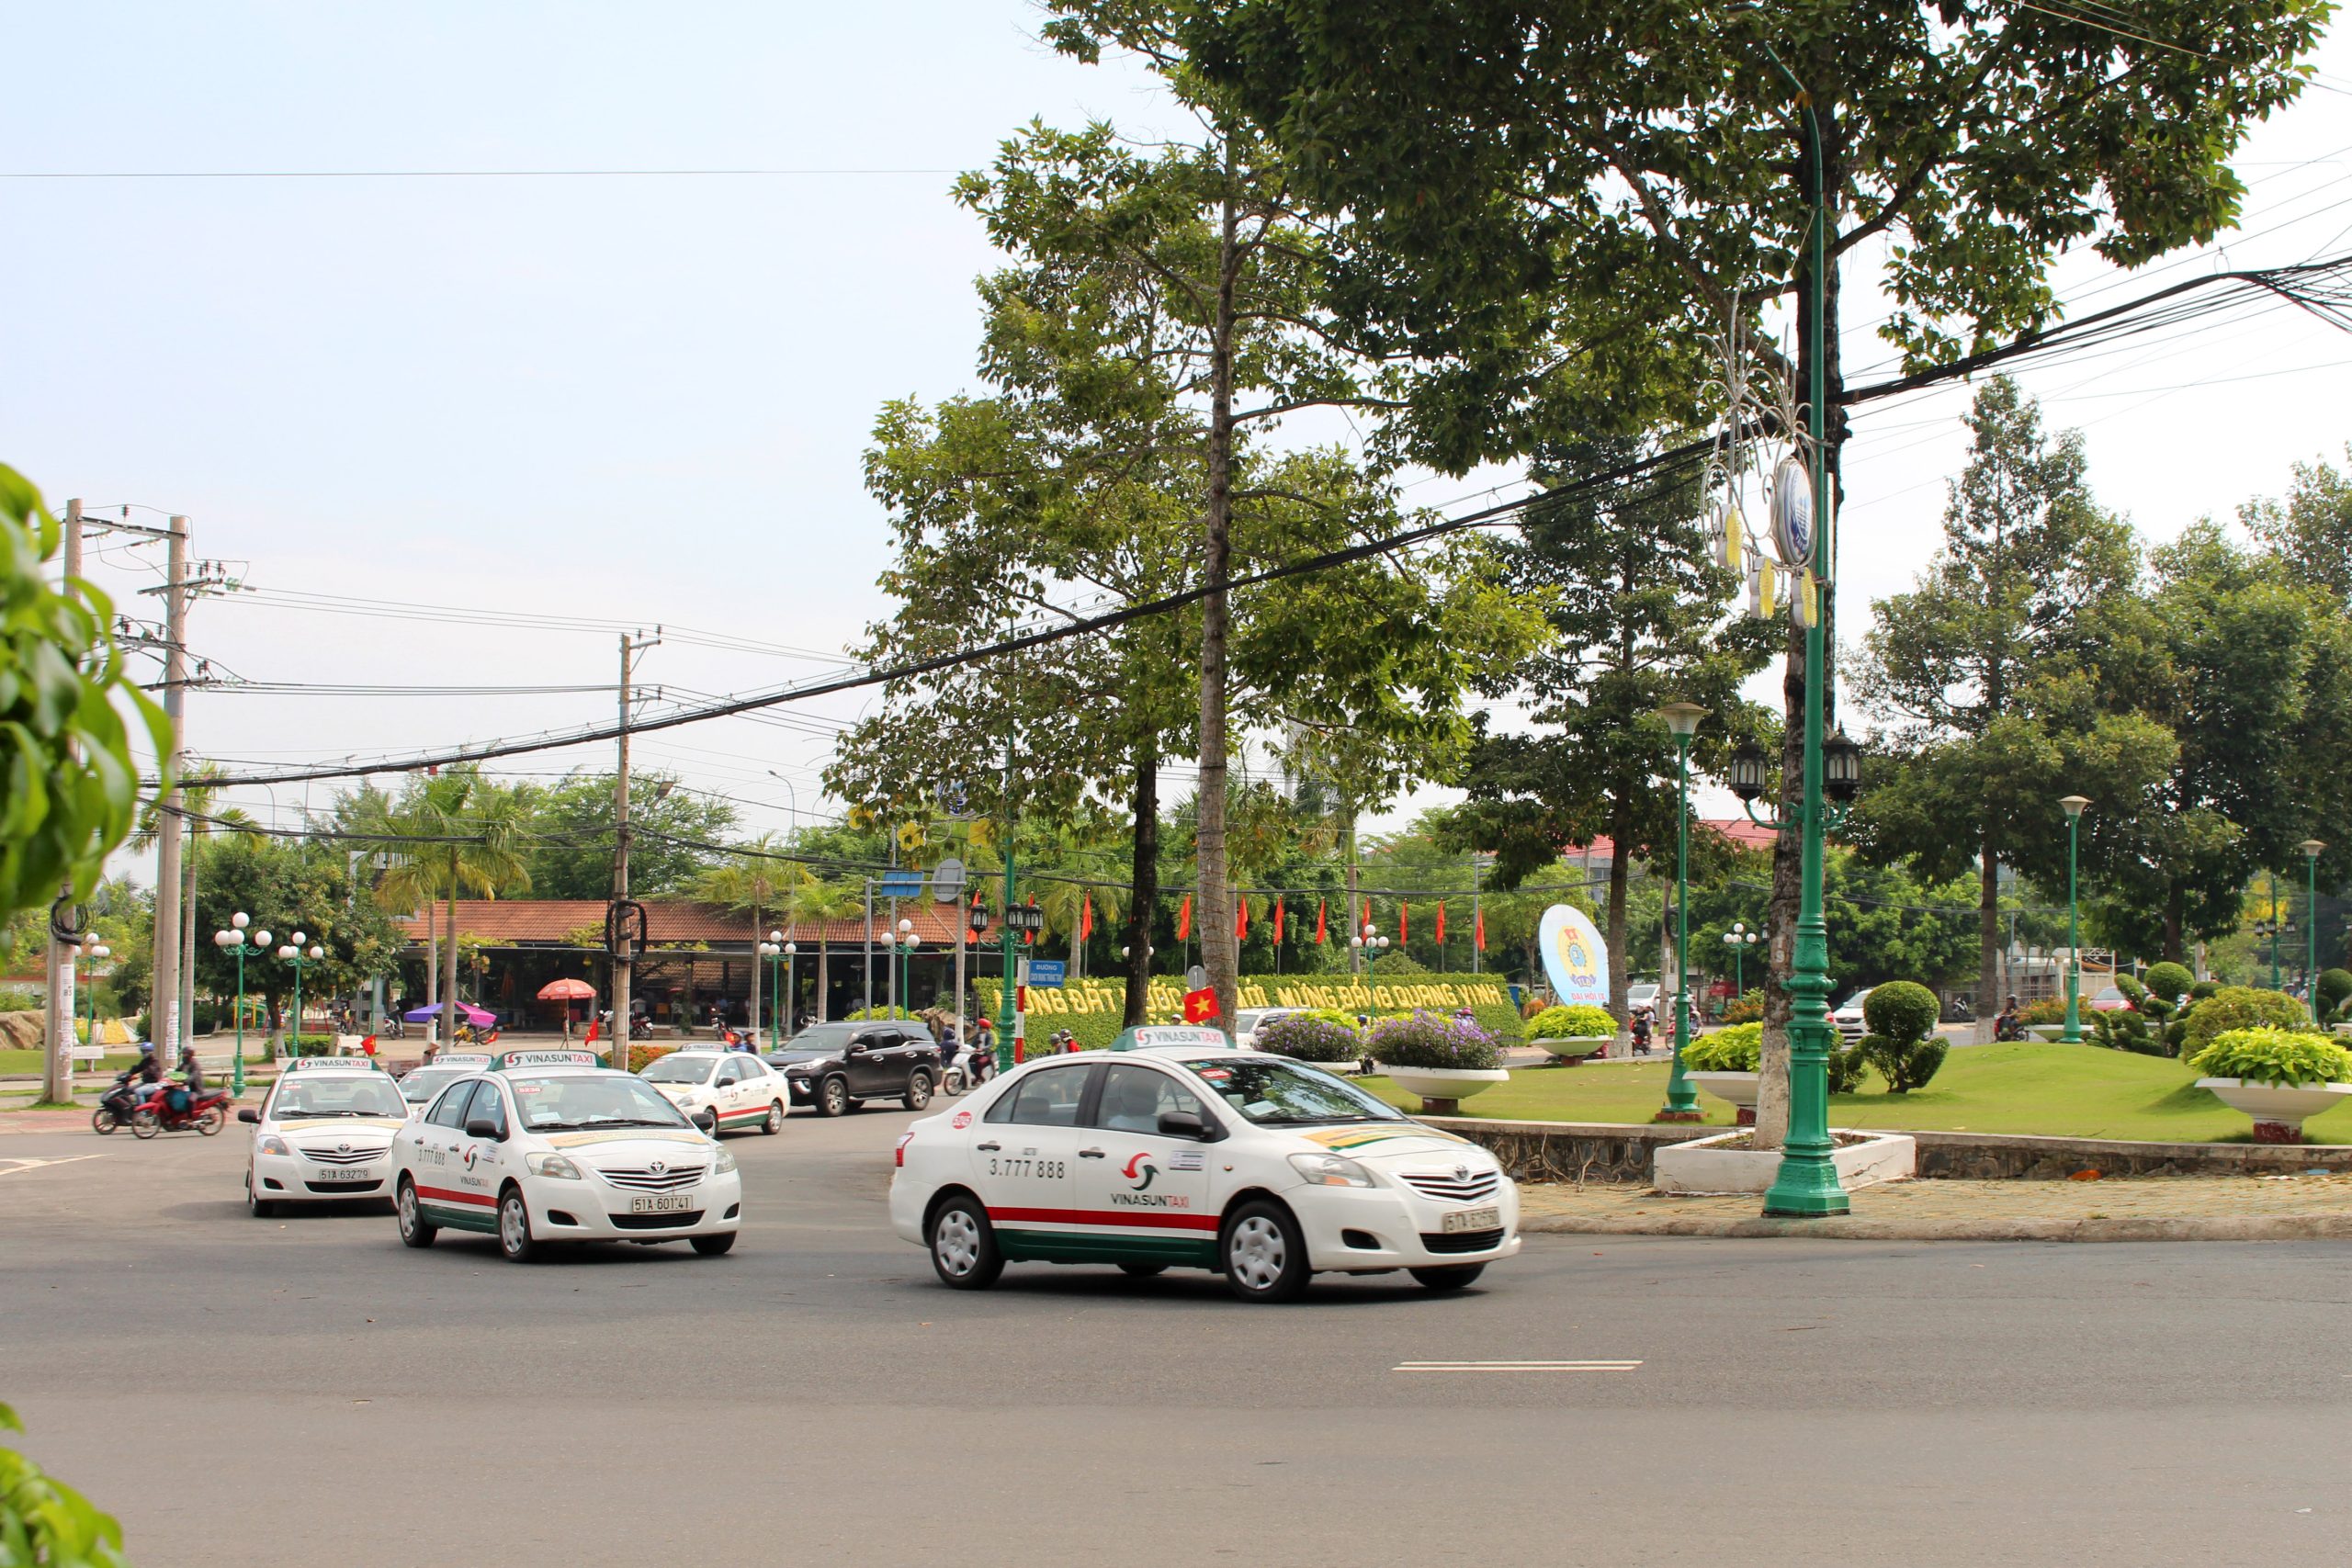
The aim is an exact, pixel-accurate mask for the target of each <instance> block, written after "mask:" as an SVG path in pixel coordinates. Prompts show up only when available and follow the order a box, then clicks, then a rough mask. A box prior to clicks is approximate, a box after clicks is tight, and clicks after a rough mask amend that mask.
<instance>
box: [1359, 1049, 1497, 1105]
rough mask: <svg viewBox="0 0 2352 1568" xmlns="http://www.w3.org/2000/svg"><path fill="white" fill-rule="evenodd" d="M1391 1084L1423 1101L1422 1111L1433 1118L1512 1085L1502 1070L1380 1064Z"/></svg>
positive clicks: (1494, 1068) (1493, 1068)
mask: <svg viewBox="0 0 2352 1568" xmlns="http://www.w3.org/2000/svg"><path fill="white" fill-rule="evenodd" d="M1377 1065H1378V1066H1379V1068H1380V1070H1381V1071H1382V1072H1384V1073H1385V1074H1387V1075H1388V1081H1389V1082H1390V1083H1393V1084H1395V1085H1396V1086H1397V1088H1398V1089H1403V1090H1405V1092H1407V1093H1408V1094H1417V1095H1419V1096H1420V1098H1421V1109H1422V1110H1423V1111H1426V1112H1428V1113H1429V1114H1430V1115H1433V1116H1443V1115H1446V1114H1449V1113H1450V1112H1451V1111H1453V1108H1454V1107H1455V1106H1456V1105H1457V1104H1459V1103H1460V1102H1461V1101H1463V1100H1467V1099H1469V1098H1470V1097H1471V1096H1472V1095H1474V1094H1484V1093H1486V1092H1487V1090H1488V1089H1492V1088H1494V1087H1495V1086H1496V1085H1497V1084H1498V1083H1509V1082H1510V1072H1509V1071H1508V1070H1507V1069H1505V1068H1502V1067H1392V1066H1389V1065H1388V1064H1387V1063H1385V1062H1382V1063H1379V1064H1377Z"/></svg>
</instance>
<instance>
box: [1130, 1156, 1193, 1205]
mask: <svg viewBox="0 0 2352 1568" xmlns="http://www.w3.org/2000/svg"><path fill="white" fill-rule="evenodd" d="M1119 1174H1120V1175H1121V1176H1123V1177H1125V1179H1127V1180H1128V1181H1130V1182H1132V1183H1134V1185H1133V1186H1131V1187H1129V1188H1128V1189H1127V1190H1125V1192H1114V1193H1112V1194H1111V1206H1112V1207H1113V1208H1114V1209H1189V1208H1191V1207H1192V1206H1193V1201H1192V1199H1190V1198H1188V1197H1186V1196H1185V1195H1184V1194H1182V1193H1181V1192H1154V1191H1152V1190H1151V1184H1152V1182H1153V1181H1154V1180H1155V1179H1157V1178H1158V1177H1159V1166H1158V1165H1157V1164H1155V1163H1154V1162H1153V1160H1152V1157H1151V1156H1149V1155H1148V1154H1139V1155H1136V1156H1134V1157H1133V1158H1132V1159H1130V1160H1128V1161H1127V1163H1126V1165H1125V1168H1122V1169H1121V1170H1120V1172H1119Z"/></svg>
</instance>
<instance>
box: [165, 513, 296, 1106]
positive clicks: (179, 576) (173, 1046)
mask: <svg viewBox="0 0 2352 1568" xmlns="http://www.w3.org/2000/svg"><path fill="white" fill-rule="evenodd" d="M187 535H188V528H187V518H185V517H174V518H173V519H172V521H171V528H170V532H169V533H168V535H167V536H166V544H165V547H164V548H165V554H164V589H163V593H164V716H165V717H166V718H168V719H169V720H170V721H171V726H172V754H171V755H170V756H168V757H166V758H164V760H163V761H164V781H165V782H166V783H167V784H170V786H171V787H170V789H169V790H168V791H167V792H166V793H165V795H164V798H163V800H162V802H161V803H160V804H161V807H162V817H163V820H162V821H160V822H158V823H157V824H156V825H155V950H154V975H153V981H152V983H151V985H150V986H149V988H148V997H149V1002H148V1006H149V1010H150V1011H151V1012H152V1013H153V1026H152V1027H151V1028H150V1030H149V1031H148V1032H149V1034H150V1035H151V1036H152V1037H153V1039H154V1042H155V1054H156V1055H157V1056H158V1057H160V1058H161V1059H162V1061H163V1062H164V1066H171V1065H173V1064H174V1063H175V1062H177V1061H178V1060H179V1047H180V1043H181V1040H182V1038H183V1036H182V1033H181V1031H182V1030H183V1029H184V1028H185V1027H186V1025H187V1020H186V1019H185V1018H184V1017H183V1016H182V1015H181V1013H180V920H181V919H182V913H181V909H180V859H181V850H182V844H181V837H180V836H181V832H182V829H183V823H182V821H181V819H180V807H181V805H182V797H181V794H180V775H181V773H182V772H183V771H184V768H185V765H186V762H187V602H188V596H189V584H188V581H187V543H188V539H187ZM296 1027H297V1028H298V1029H299V1028H300V1021H299V1020H297V1021H296Z"/></svg>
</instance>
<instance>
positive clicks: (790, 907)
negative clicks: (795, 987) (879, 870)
mask: <svg viewBox="0 0 2352 1568" xmlns="http://www.w3.org/2000/svg"><path fill="white" fill-rule="evenodd" d="M796 869H797V871H798V872H799V876H798V878H797V880H795V881H793V882H791V883H790V884H788V885H787V886H786V887H785V889H784V892H783V895H782V901H781V902H780V903H779V904H778V905H777V906H776V908H778V909H779V910H781V911H782V912H783V914H784V917H785V920H786V925H785V934H786V936H791V935H793V934H794V932H795V930H796V928H797V926H798V925H799V923H800V922H801V921H802V920H808V921H809V922H811V923H812V924H814V925H815V926H816V928H817V1021H818V1022H820V1023H822V1022H824V1021H825V998H826V997H827V996H828V994H829V993H828V991H827V990H826V987H825V968H826V964H827V963H828V961H829V960H830V959H831V953H832V946H831V941H830V931H829V930H828V923H829V922H831V921H833V920H845V919H849V918H850V917H851V916H852V915H854V914H856V913H857V911H858V908H859V904H860V897H859V894H858V890H857V889H856V888H854V887H852V886H849V885H847V884H846V883H840V882H827V881H826V880H825V879H824V878H822V877H820V876H819V875H817V874H815V873H814V872H811V871H810V870H809V869H808V868H807V867H806V866H801V867H797V868H796ZM787 1005H788V1004H787Z"/></svg>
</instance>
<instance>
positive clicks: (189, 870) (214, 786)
mask: <svg viewBox="0 0 2352 1568" xmlns="http://www.w3.org/2000/svg"><path fill="white" fill-rule="evenodd" d="M219 777H220V770H219V769H217V768H211V767H205V768H199V769H198V770H197V771H196V772H195V773H191V774H190V775H189V777H188V780H187V783H186V784H183V785H182V786H181V789H180V812H181V817H182V823H181V829H182V831H183V832H185V833H186V834H187V850H186V852H185V853H183V854H182V855H181V857H180V933H179V942H180V1015H181V1016H182V1017H183V1018H189V1019H193V1018H194V1017H195V1016H196V960H197V950H198V948H200V947H202V946H203V945H204V944H205V943H206V942H209V940H210V935H209V932H208V931H207V930H206V928H205V924H204V921H203V920H202V919H200V918H198V912H197V893H198V886H199V885H200V884H201V882H202V881H203V874H204V848H205V844H206V841H207V840H209V838H211V837H212V836H214V835H217V834H220V833H234V834H237V835H238V836H240V837H242V838H244V839H247V840H254V839H259V838H260V837H261V836H262V832H261V826H260V824H259V823H257V822H255V821H254V818H253V815H252V814H251V813H250V812H248V811H245V810H244V809H243V807H234V806H228V805H224V804H223V803H222V801H221V799H220V785H219V784H218V782H217V781H218V779H219ZM163 820H164V808H163V804H162V802H161V800H160V798H159V799H158V800H156V801H154V802H151V803H150V804H149V806H148V807H147V809H146V810H145V811H143V812H141V813H140V818H139V829H138V831H137V832H135V833H133V834H131V836H130V848H131V849H133V850H138V851H141V852H144V851H147V850H151V849H153V848H154V847H155V840H156V837H157V834H158V831H159V829H160V828H161V825H162V823H163ZM211 929H212V930H214V931H217V930H219V929H220V928H219V927H217V926H216V927H213V928H211ZM153 962H154V960H153V957H152V956H151V957H150V958H149V960H148V963H149V964H151V965H152V964H153Z"/></svg>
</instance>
